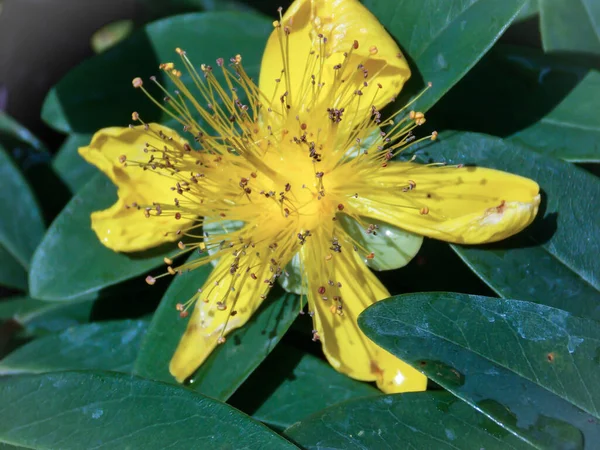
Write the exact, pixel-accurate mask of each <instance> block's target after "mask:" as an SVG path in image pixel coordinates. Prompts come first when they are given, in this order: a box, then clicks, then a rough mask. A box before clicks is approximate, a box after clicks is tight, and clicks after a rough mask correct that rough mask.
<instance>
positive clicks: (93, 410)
mask: <svg viewBox="0 0 600 450" xmlns="http://www.w3.org/2000/svg"><path fill="white" fill-rule="evenodd" d="M0 396H1V397H2V409H0V418H1V419H2V420H0V441H3V442H6V443H9V444H13V445H20V446H24V447H29V448H60V449H64V450H68V449H81V448H95V449H115V448H135V449H138V448H139V449H142V448H148V449H164V448H170V449H186V450H187V449H189V448H239V447H240V444H243V445H244V447H245V448H248V449H261V450H262V449H290V448H295V447H294V446H293V445H292V444H290V443H289V442H287V441H286V440H284V439H283V438H282V437H280V436H278V435H277V434H275V433H273V432H272V431H270V430H269V429H268V428H266V427H265V426H263V425H261V424H260V423H258V422H255V421H254V420H252V419H251V418H249V417H246V416H245V415H243V414H241V413H240V412H239V411H236V410H235V409H233V408H231V407H230V406H228V405H225V404H224V403H220V402H218V401H216V400H213V399H210V398H207V397H203V396H201V395H199V394H196V393H194V392H191V391H189V390H188V389H183V388H179V387H175V386H169V385H166V384H163V383H157V382H154V381H150V380H145V379H142V378H137V377H133V376H131V375H125V374H116V373H110V372H62V373H48V374H41V375H23V376H15V377H3V378H1V379H0Z"/></svg>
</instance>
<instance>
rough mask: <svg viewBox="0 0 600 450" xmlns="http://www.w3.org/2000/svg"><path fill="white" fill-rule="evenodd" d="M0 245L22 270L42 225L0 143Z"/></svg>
mask: <svg viewBox="0 0 600 450" xmlns="http://www.w3.org/2000/svg"><path fill="white" fill-rule="evenodd" d="M0 180H2V189H1V190H0V211H1V212H0V245H1V246H2V247H4V249H5V250H6V251H7V252H8V253H10V254H11V255H12V257H13V258H14V259H16V260H17V261H18V262H19V264H20V265H21V266H23V268H25V269H28V268H29V262H30V260H31V255H32V254H33V251H34V250H35V248H36V247H37V244H38V243H39V242H40V240H41V239H42V236H43V234H44V228H45V227H44V222H43V219H42V215H41V212H40V208H39V206H38V204H37V201H36V199H35V197H34V195H33V193H32V192H31V189H30V187H29V184H27V181H26V180H25V178H23V175H21V173H20V171H19V169H18V168H17V166H16V165H15V164H14V163H13V161H12V159H11V157H10V156H9V155H8V153H7V151H6V149H5V148H4V146H3V145H2V144H1V143H0Z"/></svg>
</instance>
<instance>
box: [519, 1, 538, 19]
mask: <svg viewBox="0 0 600 450" xmlns="http://www.w3.org/2000/svg"><path fill="white" fill-rule="evenodd" d="M539 14H540V3H539V0H527V2H526V3H525V6H523V8H522V9H521V11H519V14H518V15H517V17H516V18H515V22H524V21H526V20H530V19H533V18H535V17H537V16H539Z"/></svg>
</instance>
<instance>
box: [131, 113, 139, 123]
mask: <svg viewBox="0 0 600 450" xmlns="http://www.w3.org/2000/svg"><path fill="white" fill-rule="evenodd" d="M131 120H136V121H137V120H140V115H139V114H138V113H137V111H134V112H132V113H131Z"/></svg>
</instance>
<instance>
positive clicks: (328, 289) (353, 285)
mask: <svg viewBox="0 0 600 450" xmlns="http://www.w3.org/2000/svg"><path fill="white" fill-rule="evenodd" d="M325 235H326V234H325V233H319V234H318V235H317V234H316V233H315V235H314V236H311V237H310V239H312V240H311V241H308V242H307V243H306V244H305V245H304V247H303V249H302V253H301V257H302V258H303V259H304V261H305V264H304V266H305V267H307V274H306V276H307V277H308V287H309V293H308V299H309V304H310V306H311V309H313V310H314V317H313V321H314V327H315V331H316V333H317V335H318V336H317V335H316V336H315V339H316V338H318V339H320V340H321V342H322V344H323V351H324V352H325V356H326V357H327V360H328V361H329V363H330V364H331V365H332V366H333V367H334V368H335V369H336V370H337V371H339V372H342V373H344V374H346V375H348V376H350V377H352V378H356V379H358V380H363V381H376V382H377V386H378V387H379V388H380V389H381V390H382V391H384V392H388V393H393V392H411V391H423V390H425V387H426V385H427V378H426V377H425V376H424V375H422V374H421V373H420V372H418V371H417V370H415V369H413V368H412V367H411V366H409V365H408V364H406V363H404V362H403V361H401V360H399V359H398V358H396V357H395V356H393V355H392V354H391V353H388V352H387V351H385V350H383V349H382V348H380V347H378V346H377V345H376V344H374V343H373V342H372V341H371V340H369V338H367V337H366V336H365V335H364V334H363V333H362V331H360V329H359V327H358V324H357V318H358V315H359V314H360V313H361V312H362V311H363V310H364V309H365V308H367V307H368V306H369V305H371V304H372V303H374V302H376V301H378V300H382V299H384V298H387V297H389V295H390V294H389V292H388V291H387V290H386V289H385V287H383V285H382V284H381V283H380V282H379V280H378V279H377V278H376V277H375V276H374V275H373V274H372V273H371V272H370V271H369V269H367V268H366V267H365V265H364V263H363V262H362V261H361V257H360V255H359V254H358V253H357V252H355V251H353V249H352V245H351V244H350V243H347V242H343V241H342V236H343V232H342V231H341V230H340V229H339V228H337V229H336V230H335V234H334V236H337V237H338V238H339V240H338V243H341V252H332V251H331V250H330V247H331V242H330V241H326V240H325V239H324V238H323V236H325ZM329 235H331V234H329ZM340 305H341V309H340ZM340 312H341V314H340Z"/></svg>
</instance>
